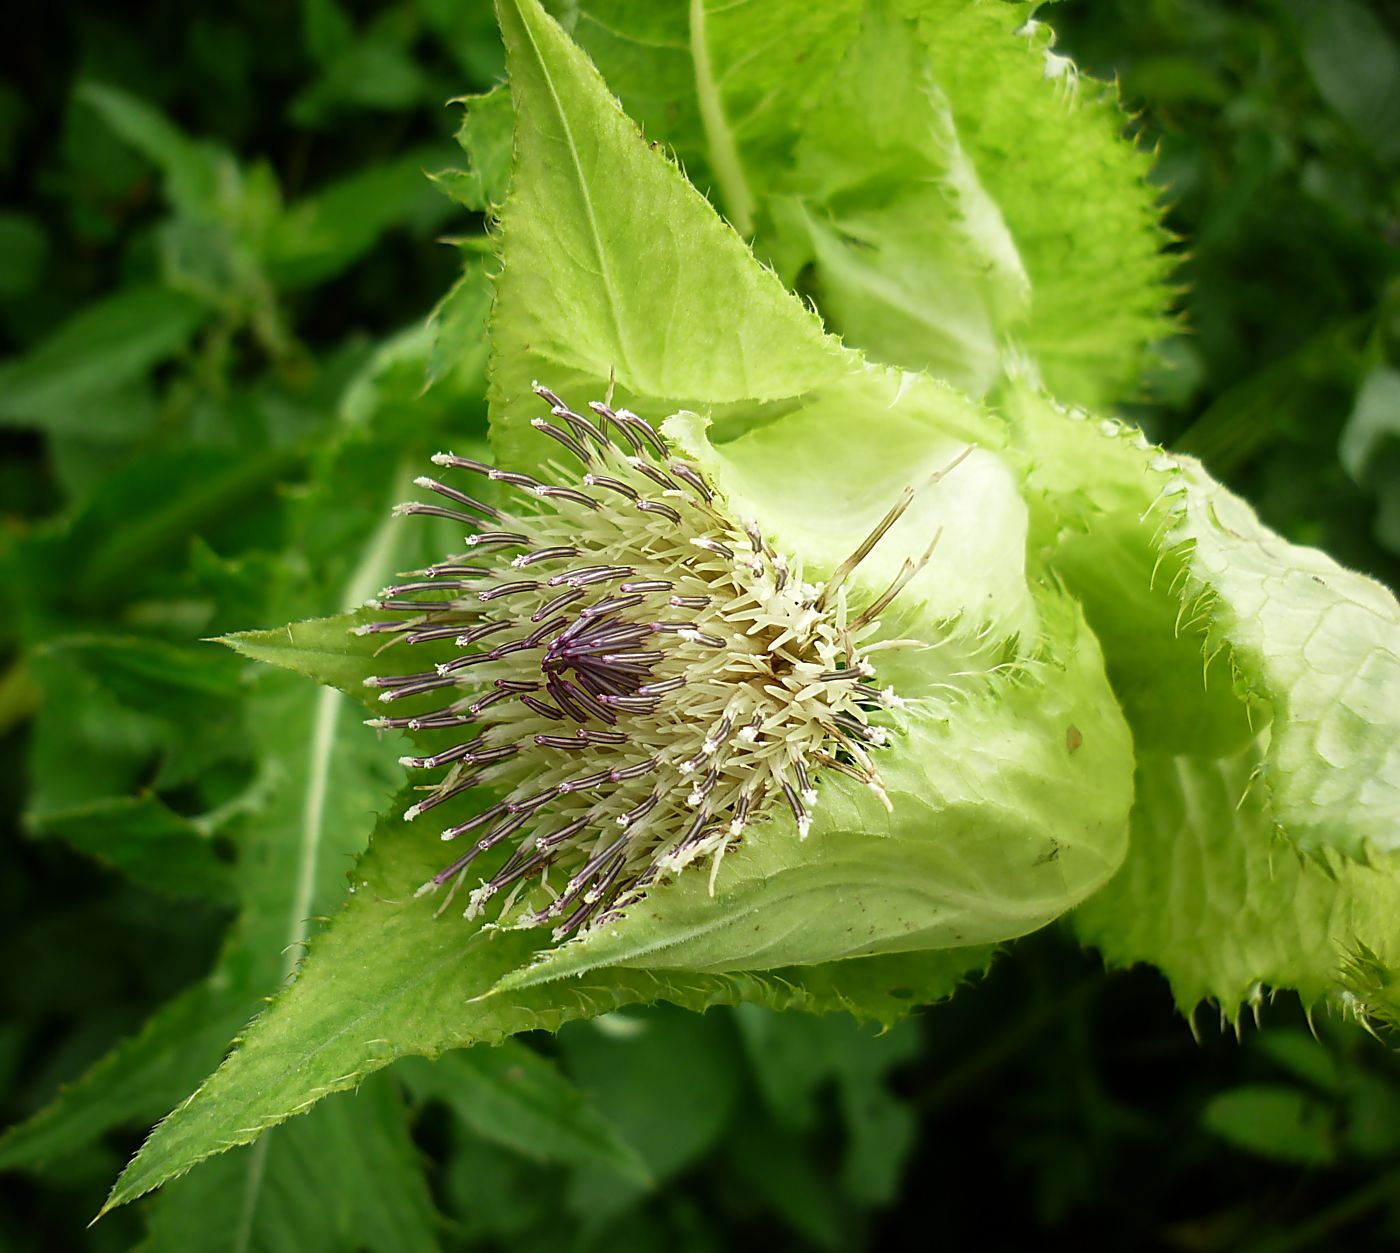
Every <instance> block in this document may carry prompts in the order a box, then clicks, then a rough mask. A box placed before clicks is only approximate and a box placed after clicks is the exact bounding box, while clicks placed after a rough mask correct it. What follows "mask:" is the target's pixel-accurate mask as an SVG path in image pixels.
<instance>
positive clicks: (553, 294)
mask: <svg viewBox="0 0 1400 1253" xmlns="http://www.w3.org/2000/svg"><path fill="white" fill-rule="evenodd" d="M501 23H502V30H503V33H504V36H505V41H506V48H507V52H508V54H509V55H510V58H511V92H512V97H513V100H514V103H515V126H516V132H515V167H514V171H513V174H512V179H511V190H510V195H509V196H508V198H507V201H506V204H505V206H504V208H503V209H502V211H501V250H502V261H503V269H502V273H501V276H500V278H499V280H498V283H497V297H496V305H495V310H494V313H493V316H492V324H491V328H492V338H493V363H492V369H491V393H490V395H491V407H492V426H493V440H494V441H495V443H496V447H497V451H498V453H499V454H500V456H501V459H502V460H503V461H504V462H515V461H520V460H521V459H522V458H526V459H531V458H538V456H539V453H538V451H537V450H536V449H535V446H536V445H537V444H538V443H539V440H538V438H536V437H533V435H532V434H531V433H530V432H529V427H528V426H526V425H525V423H524V418H525V417H527V416H529V415H530V414H533V413H534V412H535V405H536V401H535V398H534V397H533V396H532V395H531V393H530V384H531V382H532V380H534V379H536V378H538V379H540V380H541V381H543V382H545V383H547V384H549V385H550V386H552V387H554V388H555V390H557V391H560V392H561V394H569V393H570V391H571V390H572V389H574V388H575V387H576V386H579V385H581V384H582V385H586V386H587V387H588V388H590V389H591V390H592V393H593V395H594V396H597V397H599V398H601V393H602V391H603V389H604V388H605V387H606V385H607V383H608V380H609V377H610V376H611V377H615V380H616V384H617V388H618V393H619V396H620V397H632V398H633V399H634V400H637V401H638V402H639V403H640V401H641V400H642V399H643V398H644V399H645V401H646V402H647V403H646V404H645V406H643V407H644V408H646V409H647V410H648V411H650V412H656V411H657V409H658V408H660V407H662V406H665V412H671V411H672V409H674V408H677V407H680V405H681V404H682V403H684V402H687V401H689V402H691V403H692V404H695V403H701V402H703V403H705V404H707V405H711V406H713V405H729V404H734V403H736V402H742V403H743V404H745V405H746V406H748V407H749V409H750V410H752V409H755V408H757V406H759V405H762V404H765V403H770V402H774V401H781V400H787V399H791V398H795V397H798V396H800V395H801V394H802V393H804V392H806V391H808V390H810V389H811V388H813V387H816V386H818V385H820V384H821V383H822V382H824V381H827V380H830V379H833V378H835V377H838V376H840V375H842V374H844V373H848V372H849V371H850V370H851V369H852V363H851V360H850V359H849V358H848V356H847V355H846V354H843V353H842V351H841V349H840V346H839V345H838V344H837V343H836V342H835V341H834V340H831V339H829V338H828V337H826V336H825V335H824V334H823V333H822V329H821V325H820V323H818V321H817V320H816V318H815V317H814V316H813V315H812V314H811V313H810V312H809V311H808V310H806V309H804V308H803V307H802V306H801V305H800V304H799V303H798V302H797V301H795V300H793V299H792V298H791V296H789V295H788V293H787V292H786V291H785V290H784V289H783V286H782V284H781V283H780V282H779V281H778V279H777V277H776V276H775V275H773V274H772V273H771V272H768V271H765V270H764V269H762V268H761V267H760V266H758V265H756V264H755V263H754V260H753V258H752V256H751V255H750V254H749V252H748V250H747V248H746V247H745V246H744V243H743V241H742V240H741V239H740V238H739V237H738V236H737V235H736V234H735V233H734V232H733V231H732V230H730V229H729V228H728V227H727V226H726V225H725V224H724V223H723V222H721V221H720V220H719V219H718V218H717V217H716V216H715V214H714V212H713V210H712V209H711V208H710V206H709V205H708V204H707V203H706V201H705V199H704V198H703V197H702V196H701V195H700V194H699V193H698V192H697V191H696V190H695V189H694V188H693V187H692V186H691V185H690V184H689V183H687V182H686V180H685V178H684V176H683V175H682V174H681V172H680V170H679V169H678V168H677V167H676V166H675V165H674V164H672V163H671V162H670V161H669V160H668V159H667V157H666V156H665V154H664V153H662V152H660V151H659V150H656V149H653V148H651V147H649V146H648V145H647V143H646V142H645V141H644V140H643V139H642V138H641V137H640V136H639V135H638V133H637V128H636V125H635V123H633V122H632V121H631V120H630V119H629V118H627V117H626V116H625V115H624V114H623V113H622V111H621V109H620V108H619V107H618V105H617V102H616V101H615V100H614V99H613V98H612V97H611V95H610V94H609V93H608V90H607V88H606V86H605V85H604V83H603V81H602V79H601V78H600V77H599V76H598V73H597V71H596V70H595V69H594V68H593V67H592V66H591V65H590V64H589V63H588V61H587V60H586V59H585V57H584V56H583V54H582V53H581V52H580V51H579V50H578V48H577V47H575V46H574V45H573V44H572V43H570V42H569V40H568V39H567V38H566V37H565V36H564V34H563V32H562V31H561V30H560V29H559V27H558V26H557V25H556V24H555V23H554V22H553V21H552V20H551V19H550V18H548V17H546V16H545V14H544V12H543V11H542V10H541V9H540V8H539V6H538V4H536V3H533V2H532V0H530V2H525V3H521V4H514V3H508V4H504V5H502V8H501ZM527 407H528V413H527V412H526V409H527ZM521 428H523V431H522V430H521Z"/></svg>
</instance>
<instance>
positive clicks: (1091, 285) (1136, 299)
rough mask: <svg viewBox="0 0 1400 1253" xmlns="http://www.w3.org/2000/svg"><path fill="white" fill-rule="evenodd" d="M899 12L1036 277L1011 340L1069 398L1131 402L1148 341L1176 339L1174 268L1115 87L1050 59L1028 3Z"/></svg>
mask: <svg viewBox="0 0 1400 1253" xmlns="http://www.w3.org/2000/svg"><path fill="white" fill-rule="evenodd" d="M903 7H905V8H906V9H908V10H910V11H911V12H913V13H916V14H917V15H918V17H919V21H920V30H921V31H922V33H923V36H924V40H925V42H926V45H927V48H928V51H929V55H930V57H931V58H932V61H933V70H934V77H935V79H936V81H937V82H938V85H939V86H940V87H941V88H942V90H943V91H944V92H945V93H946V95H947V97H948V99H949V101H950V102H951V104H952V109H953V117H954V122H955V124H956V127H957V133H958V138H959V140H960V142H961V144H962V147H963V150H964V152H966V153H967V156H968V159H969V161H970V162H971V164H972V167H973V169H974V170H975V171H976V174H977V177H978V179H979V181H980V183H981V185H982V187H983V188H984V189H985V191H986V193H987V195H988V196H990V198H991V199H992V201H993V202H994V203H995V204H996V206H997V209H998V211H999V212H1000V214H1001V217H1002V219H1003V220H1004V221H1005V223H1006V225H1007V228H1008V229H1009V230H1010V232H1011V237H1012V238H1013V239H1014V240H1015V243H1016V250H1017V252H1018V253H1019V255H1020V258H1021V262H1022V264H1023V265H1024V267H1025V271H1026V274H1027V275H1028V276H1029V278H1030V284H1031V310H1030V323H1029V325H1028V326H1027V327H1026V328H1025V330H1024V331H1023V332H1021V333H1020V334H1019V335H1018V336H1016V339H1017V342H1018V343H1019V344H1020V345H1021V346H1022V347H1023V348H1024V350H1025V351H1026V352H1027V353H1028V354H1029V355H1030V357H1031V358H1032V359H1033V360H1034V361H1035V362H1036V364H1037V366H1038V368H1039V370H1040V372H1041V375H1042V377H1043V378H1044V380H1045V382H1046V383H1047V384H1048V386H1049V387H1050V389H1051V391H1053V392H1054V393H1055V394H1056V395H1058V396H1060V397H1062V398H1063V399H1065V400H1069V401H1074V402H1076V403H1079V404H1084V405H1091V406H1092V405H1101V404H1106V403H1108V402H1110V401H1112V400H1114V399H1117V398H1118V397H1120V396H1122V395H1124V394H1125V393H1131V392H1132V391H1133V390H1135V388H1136V385H1137V375H1138V371H1139V369H1140V367H1141V364H1142V360H1143V354H1144V350H1145V349H1146V347H1147V345H1148V344H1149V343H1151V342H1152V341H1153V340H1156V339H1160V338H1163V337H1164V336H1166V335H1167V334H1169V333H1170V331H1171V326H1170V323H1169V322H1168V321H1167V319H1166V317H1165V316H1164V307H1165V305H1166V303H1167V301H1168V298H1169V292H1168V289H1167V285H1166V280H1167V276H1168V275H1169V274H1170V273H1171V270H1172V268H1173V265H1174V262H1173V259H1172V258H1171V257H1170V256H1168V255H1167V254H1165V253H1164V252H1163V251H1162V249H1163V248H1164V246H1165V245H1166V243H1167V241H1168V236H1167V234H1166V232H1165V230H1164V229H1163V227H1162V226H1161V210H1160V209H1159V207H1158V205H1157V197H1158V193H1157V191H1156V189H1155V188H1154V187H1153V186H1152V184H1151V183H1149V182H1148V178H1147V175H1148V171H1149V168H1150V166H1151V157H1150V155H1149V154H1148V153H1147V152H1145V151H1143V150H1141V149H1139V148H1138V147H1136V146H1135V145H1134V144H1132V143H1130V142H1128V141H1127V140H1125V138H1124V130H1125V128H1126V126H1127V121H1128V119H1127V115H1126V114H1125V113H1124V111H1123V109H1122V107H1121V105H1120V104H1119V99H1118V88H1117V86H1116V85H1115V84H1111V83H1101V82H1098V81H1096V80H1094V79H1091V78H1089V77H1087V76H1085V75H1081V74H1080V73H1079V72H1078V70H1077V69H1076V68H1075V66H1074V64H1073V63H1072V62H1071V61H1070V60H1069V59H1068V58H1066V57H1064V56H1061V55H1059V54H1058V53H1056V52H1055V51H1054V50H1053V48H1054V34H1053V32H1052V31H1051V30H1050V28H1049V27H1048V26H1046V25H1045V23H1044V22H1042V21H1039V20H1037V19H1036V18H1035V17H1034V16H1033V14H1034V13H1035V12H1036V10H1037V6H1036V5H1034V4H1029V3H1011V4H1008V3H996V4H986V3H976V2H970V0H907V2H906V3H905V4H904V5H903Z"/></svg>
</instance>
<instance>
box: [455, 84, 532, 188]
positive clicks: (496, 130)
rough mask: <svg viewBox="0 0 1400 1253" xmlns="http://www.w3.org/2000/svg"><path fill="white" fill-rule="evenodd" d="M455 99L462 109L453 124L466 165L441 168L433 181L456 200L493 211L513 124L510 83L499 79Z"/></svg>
mask: <svg viewBox="0 0 1400 1253" xmlns="http://www.w3.org/2000/svg"><path fill="white" fill-rule="evenodd" d="M458 103H459V104H461V105H463V106H464V107H465V110H466V112H465V114H464V116H463V118H462V124H461V125H460V126H459V127H458V128H457V142H458V143H459V144H460V145H461V147H462V151H463V152H465V153H466V154H467V168H466V169H465V170H447V171H444V172H443V173H442V174H439V175H437V181H438V182H439V184H440V185H441V186H442V188H443V190H444V191H446V192H447V193H448V194H449V195H450V196H451V197H452V198H453V199H454V200H455V201H457V203H458V204H460V205H463V206H465V207H466V208H468V209H475V210H477V211H478V212H481V213H486V212H494V210H495V208H496V206H497V205H499V204H500V203H501V202H502V201H504V200H505V198H506V184H507V182H508V181H509V179H510V158H511V132H512V130H513V129H514V126H515V116H514V112H513V110H512V108H511V100H510V87H509V86H507V85H506V84H504V83H502V84H500V85H499V86H496V87H493V88H492V89H491V90H490V91H488V92H485V93H484V94H483V95H480V96H467V97H465V98H464V99H462V100H460V101H458Z"/></svg>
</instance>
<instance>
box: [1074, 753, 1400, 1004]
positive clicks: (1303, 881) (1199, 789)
mask: <svg viewBox="0 0 1400 1253" xmlns="http://www.w3.org/2000/svg"><path fill="white" fill-rule="evenodd" d="M1266 741H1267V735H1266V736H1264V737H1261V742H1260V743H1258V744H1254V745H1250V746H1249V747H1248V748H1246V749H1245V751H1243V752H1242V753H1240V754H1238V755H1237V756H1235V757H1232V758H1228V759H1223V760H1219V761H1210V760H1205V759H1201V758H1193V757H1185V756H1181V757H1168V756H1163V755H1159V754H1154V753H1140V754H1139V763H1138V774H1137V805H1136V806H1135V808H1134V810H1133V829H1132V835H1131V838H1130V841H1129V852H1128V859H1127V861H1126V862H1125V863H1124V865H1123V868H1122V870H1120V871H1119V872H1118V874H1117V876H1116V877H1115V878H1114V879H1113V880H1112V881H1111V882H1110V883H1109V884H1108V886H1107V887H1105V888H1104V889H1102V890H1101V891H1100V892H1098V893H1097V894H1095V895H1094V896H1093V897H1091V898H1090V899H1089V900H1088V901H1087V902H1085V904H1083V905H1081V906H1080V907H1079V909H1077V910H1076V911H1075V912H1074V913H1073V914H1072V915H1071V918H1072V920H1073V923H1074V926H1075V930H1076V931H1077V932H1078V934H1079V936H1080V938H1081V939H1082V940H1084V941H1085V942H1086V943H1088V944H1092V945H1094V946H1095V947H1096V948H1098V949H1099V950H1100V951H1101V952H1102V953H1103V955H1104V957H1105V959H1106V960H1108V961H1109V962H1110V963H1112V964H1114V965H1131V964H1132V963H1134V962H1139V961H1142V962H1151V963H1152V964H1153V965H1155V966H1157V967H1158V968H1159V969H1160V970H1161V971H1162V972H1163V973H1164V974H1165V975H1166V976H1167V978H1168V980H1169V981H1170V982H1171V985H1172V991H1173V993H1174V994H1175V996H1176V1001H1177V1004H1178V1005H1179V1006H1180V1007H1181V1008H1182V1010H1183V1011H1185V1012H1188V1013H1189V1012H1191V1011H1192V1010H1194V1009H1195V1007H1196V1006H1197V1005H1198V1004H1199V1003H1200V1002H1202V1001H1207V1000H1208V1001H1213V1002H1214V1003H1216V1004H1217V1005H1218V1006H1219V1007H1220V1012H1221V1014H1222V1016H1224V1017H1225V1018H1227V1019H1229V1020H1231V1021H1234V1020H1237V1019H1238V1016H1239V1013H1240V1010H1241V1008H1242V1007H1243V1006H1246V1005H1250V1006H1258V1005H1260V1004H1262V1001H1263V998H1264V996H1265V994H1266V993H1267V992H1268V991H1269V990H1270V989H1276V988H1277V989H1293V990H1296V991H1297V992H1298V993H1299V994H1300V995H1301V996H1302V998H1303V1000H1304V1002H1305V1003H1307V1004H1318V1003H1323V1004H1326V1003H1330V1004H1332V1005H1334V1006H1335V1007H1337V1008H1339V1009H1344V1010H1356V1011H1358V1012H1367V1013H1379V1014H1385V1013H1386V1012H1387V1011H1386V1006H1385V1004H1384V1001H1383V1000H1380V1001H1378V1002H1377V1003H1376V1004H1370V1003H1369V1000H1370V998H1371V997H1372V996H1373V995H1375V994H1377V993H1383V991H1384V988H1385V986H1386V982H1385V975H1384V972H1385V971H1387V970H1389V971H1395V970H1400V934H1397V932H1396V928H1395V919H1396V917H1397V916H1400V864H1397V862H1396V859H1395V857H1394V856H1393V855H1391V856H1389V857H1378V858H1376V859H1375V860H1373V861H1372V862H1371V863H1370V864H1366V865H1360V864H1357V863H1355V862H1351V861H1347V860H1346V859H1344V858H1342V857H1340V856H1339V855H1337V854H1336V853H1331V852H1325V853H1322V854H1320V855H1319V856H1317V857H1304V856H1302V855H1301V854H1299V853H1298V852H1297V850H1296V849H1294V848H1292V847H1290V846H1289V845H1288V844H1287V843H1284V842H1282V841H1280V840H1279V839H1278V838H1277V834H1276V831H1277V818H1276V816H1275V815H1274V813H1273V812H1272V811H1271V808H1270V798H1269V792H1268V789H1267V788H1265V787H1263V786H1261V784H1260V783H1259V782H1258V780H1257V777H1256V776H1257V773H1258V771H1259V768H1260V766H1261V764H1262V762H1263V760H1264V754H1265V744H1266ZM1358 958H1364V959H1367V960H1368V961H1369V969H1367V970H1358V962H1357V959H1358ZM1358 974H1360V975H1361V978H1358V977H1357V976H1358Z"/></svg>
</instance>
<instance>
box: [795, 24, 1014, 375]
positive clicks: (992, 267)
mask: <svg viewBox="0 0 1400 1253" xmlns="http://www.w3.org/2000/svg"><path fill="white" fill-rule="evenodd" d="M797 135H798V139H797V143H796V148H795V153H794V157H793V165H792V169H791V170H790V171H789V172H787V174H786V177H785V178H783V179H782V180H780V181H778V182H777V185H776V191H775V195H774V197H773V199H772V201H771V203H769V204H768V206H767V213H768V215H769V217H770V219H771V220H772V222H773V223H774V225H775V228H776V229H775V235H776V238H775V239H774V240H773V241H772V242H770V243H769V245H768V247H769V250H770V252H772V253H773V254H774V255H775V258H776V260H777V263H778V265H779V271H780V273H782V274H783V275H784V277H786V278H788V280H789V282H790V283H792V282H795V281H796V280H797V279H798V278H799V276H802V274H803V268H804V267H806V266H809V265H810V266H811V267H812V274H811V276H810V279H809V282H808V286H809V288H810V289H811V291H812V294H813V295H814V296H815V297H816V299H817V301H818V303H819V305H820V307H821V309H822V311H823V314H824V315H825V317H826V318H827V319H828V321H829V323H830V325H831V326H832V327H833V329H835V330H836V331H838V332H839V333H840V334H841V335H842V336H843V337H844V338H846V339H848V340H849V341H851V342H852V343H854V344H857V345H860V346H862V347H865V348H867V349H868V350H869V351H870V352H871V353H872V354H873V355H875V356H877V357H879V358H880V359H881V360H884V361H889V362H893V363H897V364H900V365H904V366H910V367H913V368H916V369H923V370H927V371H929V372H930V373H931V374H933V375H935V376H936V377H938V378H942V379H946V380H947V381H948V382H951V383H954V384H956V385H957V386H958V387H961V388H962V389H964V390H965V391H967V392H969V393H971V394H973V395H980V394H982V393H984V392H986V391H987V390H988V389H989V388H990V387H991V386H992V384H993V383H994V382H995V381H996V380H997V378H998V377H999V376H1000V374H1001V370H1002V363H1001V355H1002V352H1003V349H1004V345H1005V343H1006V341H1007V340H1008V339H1009V338H1011V337H1012V336H1013V335H1014V334H1015V333H1017V332H1018V331H1019V330H1020V329H1021V327H1022V324H1023V323H1024V321H1025V320H1026V314H1027V312H1028V308H1029V304H1030V295H1031V293H1030V284H1029V281H1028V280H1027V277H1026V273H1025V270H1024V268H1023V267H1022V263H1021V259H1020V257H1019V256H1018V254H1017V251H1016V245H1015V243H1014V242H1013V241H1012V238H1011V235H1010V233H1009V232H1008V231H1007V228H1006V224H1005V222H1004V221H1003V220H1002V217H1001V213H1000V211H999V210H998V209H997V206H996V204H995V202H994V201H993V200H992V199H991V198H990V197H989V196H988V195H987V193H986V191H985V190H984V189H983V187H982V184H981V183H980V181H979V180H978V177H977V172H976V170H975V169H974V168H973V165H972V163H971V161H970V160H969V158H968V155H967V154H966V153H965V152H964V151H963V148H962V145H961V143H960V141H959V139H958V135H957V129H956V127H955V125H954V121H953V114H952V108H951V106H950V104H949V101H948V99H947V97H946V96H945V94H944V93H943V92H942V90H941V89H940V88H939V86H938V85H937V83H936V82H935V81H934V76H933V70H932V66H931V64H930V62H929V60H928V57H927V56H926V54H925V51H924V48H923V46H922V44H921V42H920V40H919V37H918V33H917V30H916V28H915V26H914V24H913V23H912V22H909V21H907V20H905V19H901V18H900V17H898V16H897V15H896V14H894V13H893V12H891V10H890V6H888V5H883V4H871V5H868V6H867V7H866V9H865V12H864V13H863V14H862V16H861V27H860V34H859V36H858V37H857V38H856V39H855V41H854V42H853V43H852V44H851V45H850V47H849V48H848V49H847V50H846V54H845V57H844V59H843V60H842V62H841V63H840V65H839V66H838V67H837V68H836V71H835V73H834V74H833V75H832V77H831V79H830V81H829V82H828V84H827V87H826V90H825V91H824V92H823V94H822V98H821V101H820V103H819V104H818V105H816V106H815V107H814V108H812V109H811V110H809V112H808V113H807V114H806V116H805V117H804V118H802V119H801V122H800V124H799V126H798V127H797ZM804 237H805V239H806V241H807V245H808V246H807V247H806V248H803V247H802V246H801V242H800V241H801V240H802V239H803V238H804Z"/></svg>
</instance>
